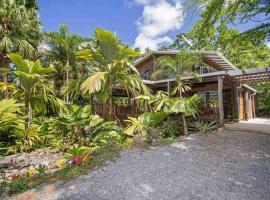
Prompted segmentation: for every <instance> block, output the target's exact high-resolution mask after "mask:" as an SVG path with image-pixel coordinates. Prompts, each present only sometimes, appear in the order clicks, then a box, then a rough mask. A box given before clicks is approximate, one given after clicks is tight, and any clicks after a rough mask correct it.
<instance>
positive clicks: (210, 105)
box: [95, 51, 270, 126]
mask: <svg viewBox="0 0 270 200" xmlns="http://www.w3.org/2000/svg"><path fill="white" fill-rule="evenodd" d="M177 53H178V51H153V52H151V53H150V54H148V55H146V56H144V57H143V58H141V59H139V60H138V61H137V62H136V63H135V67H136V68H137V70H138V71H139V73H140V76H141V78H142V80H143V82H144V83H145V84H146V85H147V86H148V87H150V88H151V89H152V91H153V92H155V91H158V90H163V91H167V90H170V88H172V87H174V85H175V78H173V77H172V78H169V79H164V80H156V81H153V80H150V75H151V73H152V72H153V71H154V70H155V63H156V59H157V58H158V57H160V56H172V57H174V56H176V54H177ZM196 53H198V54H200V55H201V56H202V59H203V64H202V66H200V67H199V68H197V69H194V70H196V72H197V73H198V74H200V76H201V80H200V81H198V79H196V78H194V77H184V78H183V79H184V80H187V81H189V82H191V83H192V90H191V92H190V93H189V94H194V93H197V94H199V95H200V96H201V97H202V102H201V105H200V110H201V115H200V118H201V119H202V120H207V121H217V122H218V123H219V124H220V125H221V126H223V124H224V122H229V121H233V120H239V121H241V120H249V119H251V118H254V117H255V116H256V112H255V109H256V108H255V95H256V92H257V91H256V90H255V89H253V88H252V87H250V86H248V85H247V84H249V83H253V82H262V81H269V80H270V67H268V68H256V69H247V70H239V69H237V68H236V67H235V66H234V65H233V64H232V63H231V62H230V61H228V60H227V59H226V58H225V57H224V56H223V55H222V54H220V53H219V52H216V51H196ZM115 95H116V96H117V94H115ZM95 111H96V113H97V114H101V115H102V116H104V115H106V111H104V108H102V107H98V106H96V108H95ZM140 112H142V111H138V110H137V109H136V108H134V107H132V105H131V104H126V105H118V106H117V105H116V106H115V114H116V116H117V117H118V118H119V119H120V120H123V119H124V118H126V117H127V116H134V115H135V116H136V115H137V114H139V113H140Z"/></svg>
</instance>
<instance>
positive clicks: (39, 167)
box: [36, 165, 46, 174]
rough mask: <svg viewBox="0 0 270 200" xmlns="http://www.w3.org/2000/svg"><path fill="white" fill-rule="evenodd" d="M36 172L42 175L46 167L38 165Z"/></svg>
mask: <svg viewBox="0 0 270 200" xmlns="http://www.w3.org/2000/svg"><path fill="white" fill-rule="evenodd" d="M36 170H37V171H38V173H40V174H44V173H45V171H46V165H38V167H37V168H36Z"/></svg>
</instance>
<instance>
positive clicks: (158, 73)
mask: <svg viewBox="0 0 270 200" xmlns="http://www.w3.org/2000/svg"><path fill="white" fill-rule="evenodd" d="M198 66H201V57H200V56H198V55H197V54H196V53H193V52H187V51H184V50H180V51H179V53H178V54H177V55H176V57H175V58H172V57H167V56H163V57H159V58H158V59H157V63H156V70H155V71H154V72H153V74H152V75H151V77H152V79H164V78H169V77H175V79H176V80H175V82H176V87H175V88H174V90H173V91H172V93H171V94H168V95H169V96H170V95H179V98H178V99H177V100H176V101H175V103H174V106H173V107H172V111H173V112H179V113H181V115H182V124H183V128H184V133H185V135H187V134H188V129H187V122H186V115H187V116H189V114H188V113H189V112H191V110H190V109H191V108H194V107H193V106H191V107H190V105H191V104H193V103H192V102H196V101H194V100H195V99H197V98H195V97H194V99H191V100H193V101H189V100H188V99H185V98H184V97H183V94H184V93H185V92H187V91H189V90H191V86H190V83H189V82H188V81H184V80H183V77H186V76H194V77H196V78H199V77H198V75H197V74H196V73H194V72H193V69H194V68H196V67H198ZM169 99H170V98H169ZM165 100H166V99H165V98H162V101H161V103H162V102H163V103H164V101H165Z"/></svg>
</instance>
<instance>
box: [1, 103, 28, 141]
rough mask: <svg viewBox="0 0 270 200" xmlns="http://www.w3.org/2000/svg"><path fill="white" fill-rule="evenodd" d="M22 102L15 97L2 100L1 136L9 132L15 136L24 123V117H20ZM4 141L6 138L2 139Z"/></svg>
mask: <svg viewBox="0 0 270 200" xmlns="http://www.w3.org/2000/svg"><path fill="white" fill-rule="evenodd" d="M20 106H21V105H20V104H18V103H16V100H14V99H3V100H0V136H1V137H2V136H3V135H4V134H7V133H9V134H10V135H5V136H9V137H10V136H14V135H15V134H16V133H17V132H18V131H20V130H21V129H22V127H23V125H24V121H23V118H22V117H20V115H19V113H20V109H19V108H20ZM2 141H4V139H3V140H2Z"/></svg>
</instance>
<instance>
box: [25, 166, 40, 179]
mask: <svg viewBox="0 0 270 200" xmlns="http://www.w3.org/2000/svg"><path fill="white" fill-rule="evenodd" d="M26 174H27V176H28V177H33V176H35V175H37V174H38V170H37V169H36V168H34V167H29V168H28V169H27V171H26Z"/></svg>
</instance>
